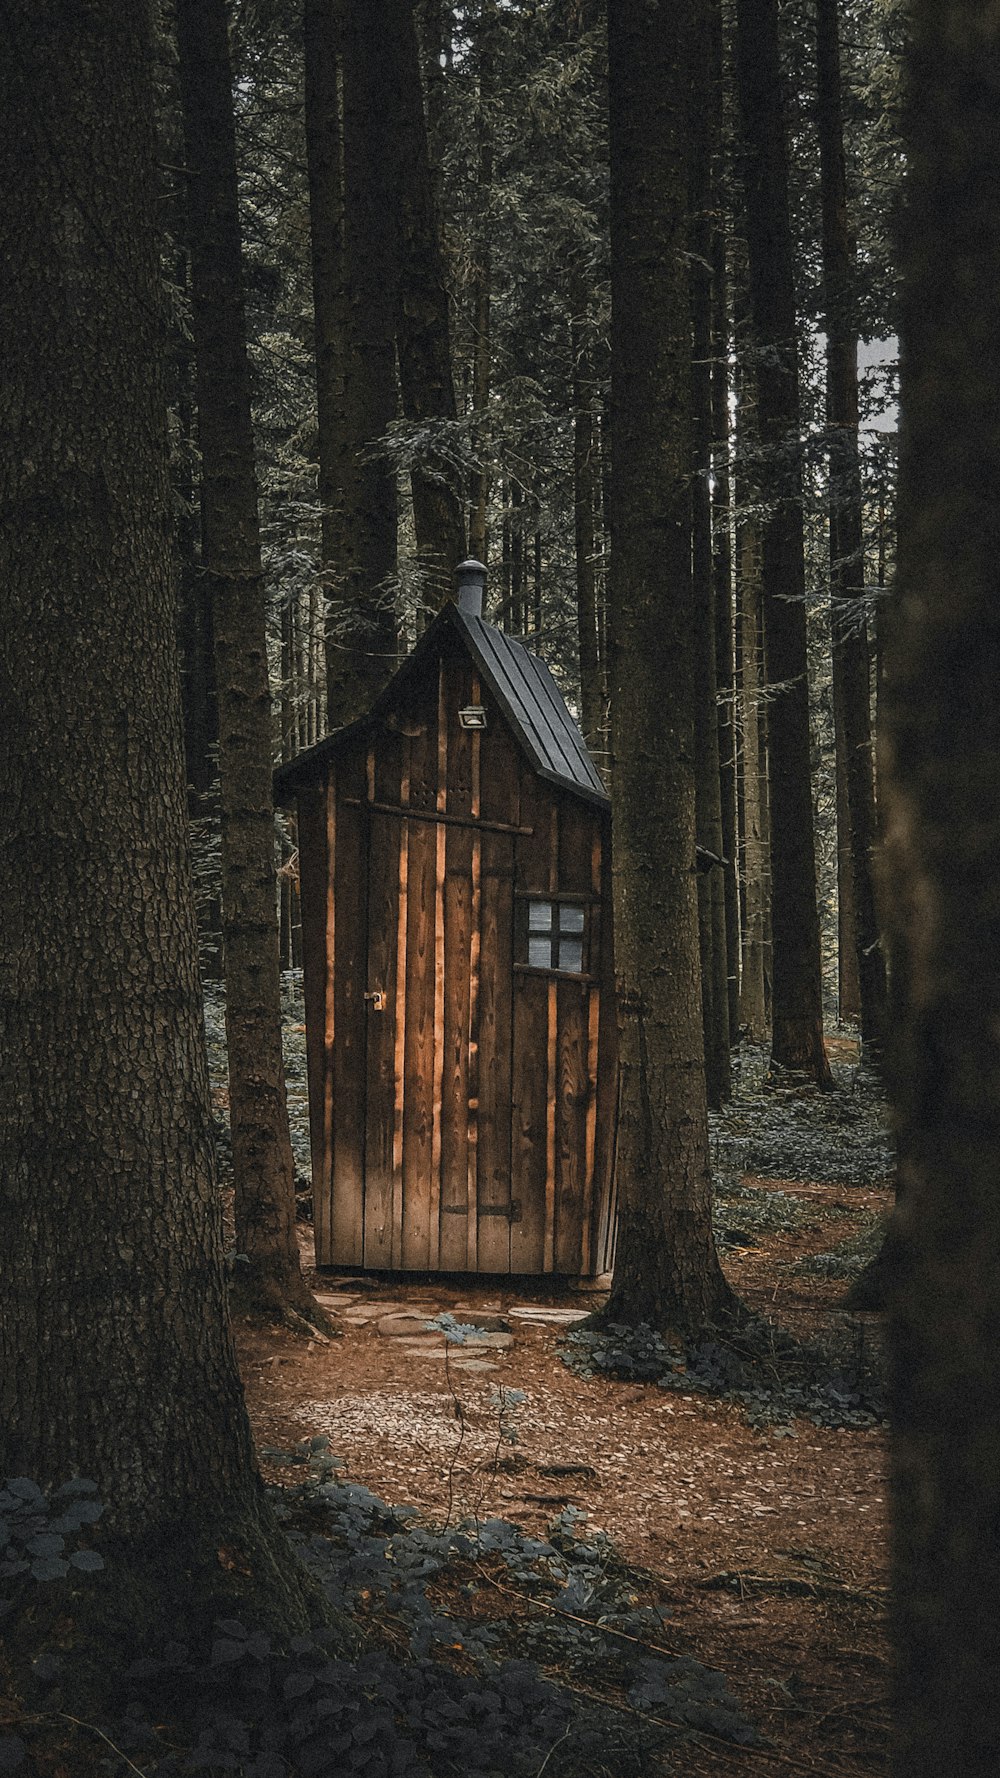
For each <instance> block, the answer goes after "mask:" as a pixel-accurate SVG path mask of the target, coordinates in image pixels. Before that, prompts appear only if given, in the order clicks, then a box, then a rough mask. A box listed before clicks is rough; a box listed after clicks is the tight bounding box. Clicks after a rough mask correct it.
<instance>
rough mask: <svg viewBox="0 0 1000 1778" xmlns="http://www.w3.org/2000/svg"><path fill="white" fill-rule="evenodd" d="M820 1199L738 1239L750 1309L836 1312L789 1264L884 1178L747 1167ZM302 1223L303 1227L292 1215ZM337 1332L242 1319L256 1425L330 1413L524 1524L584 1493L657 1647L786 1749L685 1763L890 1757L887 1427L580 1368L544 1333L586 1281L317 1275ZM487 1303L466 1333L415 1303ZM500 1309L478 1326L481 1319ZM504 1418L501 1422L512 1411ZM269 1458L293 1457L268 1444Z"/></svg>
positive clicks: (737, 1276)
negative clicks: (624, 1567) (806, 1213)
mask: <svg viewBox="0 0 1000 1778" xmlns="http://www.w3.org/2000/svg"><path fill="white" fill-rule="evenodd" d="M751 1183H753V1184H754V1185H756V1186H758V1187H761V1186H763V1187H765V1188H766V1189H767V1190H769V1191H773V1192H778V1193H780V1192H783V1191H784V1192H787V1193H789V1194H793V1195H794V1196H795V1197H796V1198H798V1199H802V1198H808V1199H810V1201H812V1202H814V1203H815V1217H810V1219H809V1222H808V1225H807V1226H805V1227H801V1226H800V1227H798V1228H796V1229H793V1230H779V1231H777V1232H773V1233H770V1234H768V1235H767V1237H766V1239H760V1240H759V1241H758V1244H757V1245H756V1246H754V1247H753V1248H752V1249H751V1248H747V1249H745V1250H739V1249H737V1250H735V1251H734V1250H730V1251H729V1252H728V1254H727V1255H726V1257H725V1264H726V1268H727V1271H728V1273H729V1276H730V1278H731V1280H732V1282H733V1284H734V1286H735V1287H736V1289H737V1291H738V1292H739V1294H740V1295H741V1297H742V1298H743V1300H744V1301H745V1302H746V1303H747V1304H748V1305H749V1306H750V1307H751V1308H753V1309H755V1310H757V1311H758V1312H760V1313H764V1314H767V1315H769V1316H771V1317H772V1318H773V1319H776V1320H779V1321H780V1322H781V1323H782V1324H783V1325H784V1326H786V1327H788V1328H789V1329H791V1330H792V1331H793V1332H795V1333H798V1334H800V1335H808V1334H810V1333H814V1332H816V1331H817V1330H819V1329H824V1328H825V1329H829V1328H833V1327H839V1328H841V1329H843V1327H844V1324H845V1322H849V1323H850V1324H852V1337H853V1338H855V1339H866V1340H867V1341H868V1342H869V1344H870V1345H871V1346H872V1347H875V1346H877V1344H878V1340H879V1330H878V1325H877V1321H876V1320H875V1319H874V1318H872V1317H861V1316H850V1317H847V1316H845V1312H844V1311H843V1310H842V1309H841V1308H840V1307H839V1303H840V1299H841V1298H842V1296H843V1292H844V1284H843V1282H842V1281H841V1280H826V1279H823V1278H818V1279H817V1278H815V1277H811V1276H809V1275H807V1274H803V1273H800V1272H796V1271H795V1270H794V1269H793V1268H794V1264H795V1262H797V1261H799V1260H801V1259H802V1258H804V1257H806V1256H807V1255H809V1254H813V1253H820V1252H825V1251H827V1250H829V1249H830V1248H831V1247H832V1246H833V1245H835V1244H836V1243H837V1242H840V1241H843V1239H844V1236H845V1235H846V1234H849V1233H850V1232H851V1229H852V1227H853V1226H854V1225H855V1224H856V1223H857V1222H858V1220H859V1218H860V1217H861V1215H862V1213H863V1212H865V1211H869V1212H870V1211H872V1210H877V1211H882V1210H884V1209H886V1208H887V1200H888V1193H887V1192H886V1191H884V1190H880V1189H878V1188H872V1189H858V1188H850V1189H848V1188H845V1187H843V1186H833V1185H808V1184H806V1185H804V1184H803V1183H802V1182H801V1181H794V1182H792V1181H781V1180H759V1179H758V1180H754V1181H752V1182H751ZM306 1232H307V1231H305V1230H304V1231H303V1234H304V1235H305V1234H306ZM313 1281H314V1284H315V1288H316V1290H317V1293H318V1295H319V1296H320V1299H321V1301H323V1302H324V1304H325V1306H326V1307H327V1309H328V1311H329V1312H330V1314H331V1316H332V1318H333V1320H334V1322H335V1324H336V1326H337V1328H338V1329H339V1330H340V1335H341V1337H339V1338H337V1339H335V1340H333V1341H331V1342H329V1343H325V1344H324V1343H321V1342H319V1341H314V1340H309V1341H306V1340H305V1339H300V1338H297V1337H296V1336H295V1335H294V1334H292V1333H291V1332H287V1333H286V1332H284V1331H280V1330H278V1331H262V1330H261V1329H260V1328H257V1327H251V1326H249V1325H246V1324H244V1325H243V1326H242V1327H241V1328H239V1329H238V1337H239V1343H240V1352H241V1361H242V1365H243V1371H244V1376H245V1380H246V1385H247V1393H248V1399H249V1405H250V1411H251V1416H252V1419H253V1422H254V1427H255V1431H256V1435H257V1440H258V1444H259V1446H260V1447H261V1448H262V1449H263V1450H265V1451H272V1452H273V1451H286V1450H289V1449H290V1448H291V1447H292V1446H294V1445H295V1444H297V1443H298V1442H299V1441H300V1440H301V1439H303V1438H305V1437H309V1436H314V1435H317V1434H326V1435H328V1436H329V1439H330V1442H331V1446H332V1449H333V1451H334V1452H335V1453H336V1454H337V1456H338V1457H339V1458H340V1459H342V1461H343V1464H344V1472H343V1473H344V1474H345V1475H346V1476H347V1477H349V1478H350V1479H351V1480H354V1481H359V1482H363V1483H364V1484H365V1485H366V1486H367V1487H369V1488H371V1489H372V1490H373V1491H374V1492H375V1493H377V1494H379V1495H381V1496H382V1498H384V1499H386V1500H388V1501H390V1502H392V1503H400V1504H401V1503H407V1504H411V1505H414V1506H417V1507H418V1508H419V1509H420V1510H421V1512H422V1513H423V1514H425V1515H426V1516H427V1518H428V1519H429V1520H432V1521H434V1522H436V1523H441V1522H444V1521H446V1520H450V1521H451V1522H454V1521H455V1520H456V1519H458V1518H460V1517H463V1516H465V1515H468V1514H472V1515H476V1516H478V1517H479V1518H481V1519H485V1518H489V1517H492V1516H498V1517H503V1518H507V1519H510V1520H512V1521H514V1522H515V1523H516V1524H518V1525H520V1526H522V1527H523V1528H524V1529H525V1530H527V1531H529V1532H531V1533H533V1534H536V1535H537V1534H540V1533H543V1532H544V1530H545V1528H546V1526H547V1525H548V1524H549V1523H550V1522H551V1520H552V1519H553V1518H555V1517H556V1515H557V1514H558V1513H560V1511H562V1510H563V1508H564V1507H566V1506H572V1507H575V1508H577V1509H578V1510H579V1511H580V1512H583V1513H586V1514H587V1515H588V1529H591V1530H593V1529H598V1528H600V1529H603V1530H604V1531H606V1532H607V1533H608V1534H609V1535H610V1536H611V1537H612V1538H613V1539H614V1541H615V1543H616V1544H617V1546H618V1547H619V1549H620V1551H621V1553H622V1554H623V1555H624V1556H625V1557H626V1558H627V1559H628V1560H629V1562H630V1563H632V1564H634V1565H635V1566H636V1567H638V1568H640V1569H644V1570H648V1571H650V1572H651V1574H652V1575H654V1576H655V1577H656V1584H657V1586H658V1587H659V1589H660V1591H661V1595H662V1596H666V1597H667V1598H668V1599H669V1601H670V1602H671V1605H672V1620H671V1623H670V1647H671V1648H672V1649H676V1650H677V1652H680V1653H685V1654H690V1655H694V1656H696V1657H697V1658H698V1659H699V1660H701V1661H703V1662H705V1663H707V1664H708V1665H710V1666H713V1667H717V1668H720V1669H721V1670H722V1671H723V1672H724V1673H725V1674H726V1675H727V1676H728V1678H729V1680H730V1683H731V1685H732V1687H733V1689H734V1691H735V1692H736V1694H737V1695H738V1696H739V1697H740V1698H741V1700H742V1701H743V1704H744V1706H745V1708H746V1710H747V1713H748V1714H749V1715H750V1716H751V1718H752V1719H753V1720H754V1721H755V1722H756V1724H757V1725H758V1726H759V1727H760V1728H761V1729H762V1730H763V1732H764V1734H765V1735H766V1736H767V1738H768V1740H769V1741H770V1742H771V1743H772V1745H773V1747H774V1748H775V1749H776V1750H778V1751H777V1752H764V1751H761V1750H759V1749H745V1748H735V1747H734V1748H733V1749H732V1750H731V1751H729V1750H727V1749H724V1748H722V1747H720V1748H718V1750H713V1751H712V1752H711V1753H709V1752H707V1751H706V1750H705V1749H704V1748H702V1749H691V1750H690V1757H689V1758H688V1757H687V1755H686V1756H685V1761H686V1763H685V1769H686V1770H687V1771H689V1772H691V1773H702V1772H704V1773H709V1772H715V1771H719V1772H728V1771H730V1770H737V1769H739V1768H740V1767H742V1768H743V1769H744V1770H747V1771H751V1772H757V1771H759V1772H760V1773H762V1774H763V1773H765V1772H767V1771H777V1770H778V1769H779V1768H780V1767H781V1766H784V1767H785V1769H786V1770H799V1771H809V1772H815V1773H821V1772H822V1773H830V1774H832V1773H834V1772H840V1773H842V1774H844V1775H845V1778H847V1775H848V1774H856V1775H861V1774H874V1773H881V1772H884V1771H885V1770H886V1769H887V1746H888V1742H887V1727H888V1722H887V1690H888V1650H887V1643H886V1631H885V1606H886V1590H885V1589H886V1487H885V1444H884V1438H883V1435H882V1432H881V1431H880V1430H878V1429H870V1430H853V1429H850V1430H831V1429H828V1428H820V1427H817V1426H815V1425H813V1424H812V1423H811V1422H809V1421H806V1420H798V1421H796V1423H795V1426H794V1431H793V1433H792V1435H791V1436H789V1434H788V1432H787V1431H783V1430H782V1429H768V1430H764V1431H756V1430H753V1429H752V1428H751V1427H749V1426H748V1425H747V1424H746V1421H745V1419H744V1417H743V1414H742V1412H741V1411H740V1410H739V1408H737V1407H736V1406H734V1405H731V1404H729V1403H726V1402H722V1401H717V1400H712V1399H710V1398H708V1397H705V1396H700V1395H683V1394H676V1393H673V1392H671V1393H669V1394H667V1393H665V1392H664V1391H663V1390H661V1389H660V1388H658V1387H656V1386H655V1385H652V1384H650V1385H636V1384H634V1383H621V1382H612V1381H610V1380H608V1379H607V1378H604V1377H597V1378H593V1379H584V1378H581V1377H579V1376H577V1375H575V1374H574V1373H573V1372H571V1371H570V1370H569V1369H568V1368H567V1367H566V1365H565V1364H564V1363H563V1362H562V1360H561V1358H560V1356H559V1342H560V1340H561V1339H562V1338H563V1337H564V1336H565V1333H566V1331H567V1328H568V1327H569V1326H570V1325H571V1324H572V1322H573V1320H575V1319H576V1318H578V1317H579V1316H581V1315H583V1314H585V1313H586V1312H587V1311H588V1310H589V1309H590V1308H592V1307H594V1306H595V1305H596V1304H597V1303H599V1302H600V1301H602V1300H603V1296H602V1293H601V1292H600V1291H599V1290H590V1291H568V1292H565V1293H559V1292H554V1291H549V1292H546V1291H544V1290H540V1289H538V1288H536V1287H533V1288H531V1289H525V1290H519V1289H518V1288H517V1287H516V1286H513V1285H512V1284H511V1281H510V1280H505V1281H504V1282H503V1284H502V1285H501V1284H498V1283H496V1282H489V1281H487V1282H484V1283H483V1284H482V1285H479V1284H478V1283H476V1282H475V1281H473V1280H469V1279H462V1280H455V1281H447V1280H442V1279H439V1278H435V1279H433V1280H428V1279H417V1280H409V1281H405V1280H400V1279H399V1278H394V1279H379V1280H372V1279H370V1278H359V1277H353V1276H352V1277H348V1276H337V1275H336V1274H333V1273H329V1272H325V1273H319V1274H316V1273H314V1274H313ZM443 1312H444V1313H450V1314H452V1315H453V1316H454V1317H455V1320H456V1321H457V1322H459V1323H462V1322H463V1321H466V1320H471V1319H473V1318H478V1319H479V1321H480V1322H485V1323H486V1337H485V1340H480V1341H477V1342H476V1343H475V1344H474V1345H456V1344H450V1343H448V1342H446V1341H445V1339H444V1336H443V1334H442V1333H440V1332H435V1331H429V1330H428V1329H427V1327H426V1323H427V1321H428V1320H430V1319H433V1318H434V1317H436V1316H438V1315H440V1314H442V1313H443ZM494 1320H495V1321H496V1326H495V1327H493V1328H492V1331H491V1330H490V1323H491V1322H492V1321H494ZM510 1432H514V1433H515V1434H516V1442H511V1441H510V1439H509V1437H508V1434H509V1433H510ZM265 1467H266V1468H267V1470H268V1471H269V1473H270V1474H271V1475H272V1476H273V1477H275V1478H276V1479H283V1480H290V1479H296V1480H297V1479H300V1477H301V1471H299V1472H298V1473H296V1472H295V1471H294V1470H292V1469H290V1468H288V1467H286V1466H285V1465H283V1464H282V1463H281V1462H280V1461H279V1460H278V1459H276V1458H266V1459H265Z"/></svg>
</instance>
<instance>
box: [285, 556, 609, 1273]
mask: <svg viewBox="0 0 1000 1778" xmlns="http://www.w3.org/2000/svg"><path fill="white" fill-rule="evenodd" d="M485 574H486V571H485V569H484V568H483V567H482V566H481V565H480V564H478V563H471V562H470V563H463V564H462V567H461V569H460V570H459V599H458V602H457V603H455V604H449V605H447V606H446V607H445V609H444V610H443V611H442V612H441V613H440V614H439V615H438V616H437V617H436V618H435V620H434V622H433V623H432V624H431V625H430V627H429V628H428V629H427V631H426V632H425V634H424V635H423V636H422V637H421V639H420V641H419V642H418V644H417V646H416V648H415V649H414V651H413V653H412V654H411V655H410V656H409V658H408V659H407V660H406V661H405V662H404V664H403V665H402V666H401V667H400V668H399V670H398V672H397V673H396V674H395V676H394V678H393V679H392V680H391V682H390V683H389V685H388V686H387V687H386V689H385V691H384V692H383V693H382V695H381V696H380V697H379V698H378V700H377V702H376V703H375V704H374V706H373V708H372V709H371V711H370V712H369V713H368V715H367V716H365V717H363V718H361V719H360V720H359V721H357V722H354V723H352V724H350V726H349V727H347V728H344V729H341V730H340V731H339V732H338V733H336V734H333V735H331V736H329V737H328V738H327V739H326V740H323V741H321V742H320V743H319V744H318V745H317V746H315V747H312V748H310V749H309V750H308V752H305V753H302V754H300V755H299V757H298V758H297V759H295V760H294V761H292V762H291V764H289V765H286V766H284V767H282V768H281V770H280V771H279V773H278V775H277V780H276V782H277V786H278V791H279V795H280V797H281V800H282V801H288V800H290V798H291V796H292V795H293V794H294V796H295V798H296V799H297V804H298V822H299V855H300V878H301V891H302V940H303V961H304V971H305V1001H306V1033H307V1048H308V1065H309V1105H310V1124H311V1136H312V1163H313V1203H314V1215H315V1227H316V1258H317V1263H318V1264H319V1265H330V1266H350V1267H363V1268H371V1269H379V1270H381V1269H391V1270H404V1271H442V1272H488V1273H527V1274H540V1273H560V1274H566V1275H594V1274H598V1273H600V1272H602V1271H605V1270H606V1269H608V1266H609V1264H610V1258H611V1242H612V1239H613V1207H612V1201H611V1199H612V1177H613V1149H614V1125H615V1103H616V1078H617V1067H616V1028H615V1007H614V971H613V959H612V938H611V880H610V806H609V802H608V797H607V794H606V792H605V790H604V787H603V785H602V783H601V780H600V777H599V776H598V774H597V772H596V770H595V768H594V765H593V763H592V761H591V759H590V756H589V754H588V753H587V749H586V747H585V746H584V743H583V739H582V737H581V735H580V732H579V729H578V728H577V726H576V724H575V722H574V721H573V718H572V716H571V714H570V712H569V710H568V709H567V707H566V704H565V702H564V700H563V698H562V696H561V694H560V692H559V690H558V687H557V685H556V682H555V680H554V679H553V677H552V674H551V673H550V671H549V669H548V668H547V667H546V666H545V665H544V663H543V662H542V661H541V660H539V659H538V658H537V656H535V655H533V654H531V653H530V652H529V651H528V649H527V648H525V647H524V646H523V644H522V643H520V642H518V641H515V640H514V639H513V638H512V637H510V636H507V635H505V634H504V633H503V632H502V631H500V630H497V629H495V628H494V627H493V626H492V625H491V624H488V623H486V622H484V621H483V618H482V616H481V611H482V596H483V588H484V583H485Z"/></svg>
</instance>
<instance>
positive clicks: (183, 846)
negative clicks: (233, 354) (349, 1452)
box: [0, 0, 308, 1644]
mask: <svg viewBox="0 0 1000 1778" xmlns="http://www.w3.org/2000/svg"><path fill="white" fill-rule="evenodd" d="M5 23H6V41H5V54H4V56H3V58H2V59H0V103H2V107H3V116H4V119H5V128H4V129H3V131H2V132H0V170H2V176H3V182H4V191H5V194H6V195H5V200H4V206H3V219H2V224H0V228H2V251H3V255H4V262H5V264H6V266H7V274H6V275H5V277H4V279H3V283H2V287H0V324H2V328H3V338H4V343H5V344H4V350H5V361H4V377H3V379H2V383H0V440H2V449H0V497H2V499H3V504H4V510H5V512H6V513H7V514H8V517H9V520H10V522H9V523H8V524H5V525H4V527H3V528H2V531H0V572H2V576H3V585H4V589H5V604H4V624H3V629H2V633H0V693H2V698H3V703H4V707H5V709H6V711H7V713H8V720H7V723H6V726H5V735H4V745H3V748H2V750H0V784H2V791H3V797H4V803H5V807H6V810H7V819H6V821H5V827H4V842H3V846H2V849H0V859H2V883H3V899H2V907H3V916H2V917H3V922H4V935H3V944H2V946H0V1028H2V1029H0V1036H2V1042H3V1052H4V1056H5V1058H6V1066H5V1071H4V1076H3V1084H2V1088H0V1093H2V1117H0V1148H2V1152H0V1224H2V1227H3V1230H4V1241H3V1269H4V1279H3V1289H2V1290H0V1473H3V1474H7V1475H10V1474H23V1475H29V1476H33V1477H34V1478H36V1480H37V1481H38V1482H40V1483H42V1484H58V1483H60V1482H62V1481H64V1480H65V1479H66V1478H67V1477H68V1476H69V1475H70V1474H72V1473H73V1472H74V1471H75V1472H76V1473H78V1474H81V1475H84V1476H88V1477H91V1478H93V1479H94V1480H95V1481H96V1482H97V1483H98V1484H99V1487H100V1490H101V1493H102V1495H103V1498H104V1500H105V1501H106V1503H107V1507H108V1513H107V1518H106V1521H105V1524H106V1528H107V1529H106V1532H105V1534H104V1536H103V1537H102V1543H103V1546H104V1549H105V1553H106V1555H107V1557H108V1559H109V1561H110V1562H113V1563H114V1564H115V1565H116V1573H117V1578H118V1581H119V1583H120V1584H119V1585H118V1586H117V1587H116V1586H115V1585H114V1584H112V1586H111V1587H110V1590H109V1591H106V1592H105V1591H104V1589H102V1594H103V1597H104V1599H105V1600H106V1601H107V1600H110V1601H112V1602H113V1610H112V1615H113V1614H114V1613H118V1614H119V1615H120V1616H121V1617H126V1618H130V1619H131V1621H130V1623H129V1624H128V1626H127V1630H131V1632H132V1633H133V1634H135V1635H137V1636H139V1637H144V1636H145V1635H146V1633H147V1631H148V1627H149V1625H150V1624H156V1625H157V1627H158V1630H159V1632H160V1633H161V1634H163V1635H168V1636H169V1635H170V1634H171V1633H172V1632H173V1633H176V1632H177V1630H179V1629H181V1628H183V1633H184V1634H185V1638H187V1636H188V1635H190V1634H191V1632H192V1631H193V1630H195V1629H197V1628H199V1627H200V1626H201V1625H202V1624H203V1623H204V1621H205V1620H206V1619H207V1621H208V1623H209V1624H210V1623H211V1621H212V1618H213V1617H214V1615H215V1613H216V1611H217V1610H218V1609H219V1608H220V1606H221V1605H222V1602H223V1597H224V1596H226V1595H228V1596H229V1597H230V1599H231V1598H232V1595H233V1594H234V1593H237V1594H241V1595H242V1596H243V1599H244V1601H245V1602H246V1604H247V1606H248V1609H250V1610H252V1611H255V1612H259V1613H261V1614H262V1615H263V1614H267V1615H270V1616H271V1617H273V1618H274V1619H275V1621H276V1622H278V1623H279V1624H281V1625H283V1626H284V1627H285V1628H288V1627H289V1626H290V1625H292V1626H294V1625H301V1624H303V1623H304V1621H305V1618H306V1615H307V1598H308V1588H307V1585H306V1582H305V1577H304V1575H303V1574H302V1572H301V1570H299V1569H298V1567H297V1565H296V1564H295V1563H294V1561H293V1560H292V1559H291V1557H290V1552H289V1550H288V1547H287V1545H286V1544H285V1542H284V1540H283V1538H282V1537H281V1535H280V1534H279V1532H278V1530H277V1527H276V1525H275V1523H274V1520H273V1517H272V1514H271V1510H270V1507H269V1505H268V1503H267V1500H266V1496H265V1494H264V1491H263V1488H262V1486H261V1483H260V1479H259V1477H258V1475H257V1472H256V1469H255V1465H254V1460H253V1454H252V1447H251V1438H250V1428H249V1424H248V1421H247V1416H246V1412H245V1407H244V1402H243V1392H242V1388H241V1385H240V1380H239V1376H238V1373H237V1369H236V1362H235V1357H234V1352H233V1347H232V1343H231V1339H230V1334H229V1328H228V1321H227V1315H226V1290H225V1280H224V1274H223V1257H222V1227H221V1215H220V1207H219V1198H218V1192H217V1187H216V1179H215V1168H214V1149H213V1139H212V1125H211V1108H210V1104H209V1093H208V1079H207V1069H206V1059H205V1045H204V1036H203V1030H202V1018H201V995H200V988H199V981H198V959H197V935H196V929H195V921H194V911H193V902H192V897H191V887H190V875H189V867H188V854H187V841H186V824H187V811H186V806H185V794H184V770H183V750H182V731H181V710H180V698H179V681H178V673H177V654H176V640H175V627H174V616H175V610H174V587H173V582H172V576H171V563H170V529H169V510H170V509H169V491H168V481H167V456H166V409H165V390H164V379H163V374H162V372H163V366H162V360H161V347H162V339H163V331H164V330H163V326H162V310H161V290H160V282H159V263H158V245H159V216H158V195H159V194H158V176H157V172H156V157H157V148H156V142H155V139H154V131H153V121H152V120H153V94H152V88H151V78H150V70H151V65H152V44H151V42H150V38H149V34H148V14H147V12H146V10H145V9H144V8H142V7H131V6H123V5H121V4H118V3H116V0H92V3H91V4H90V5H88V6H86V7H80V6H77V5H73V4H70V3H69V0H30V3H29V0H15V3H14V4H13V5H12V6H10V7H8V9H7V13H6V18H5ZM26 882H30V892H26ZM220 1549H225V1550H228V1551H229V1552H230V1565H229V1567H228V1568H227V1567H224V1566H223V1565H221V1564H220V1560H219V1552H220ZM119 1562H120V1564H121V1566H120V1568H118V1567H117V1564H118V1563H119ZM248 1577H249V1578H248ZM59 1609H60V1610H63V1609H64V1608H63V1606H60V1608H59ZM84 1609H85V1605H84V1603H83V1602H82V1601H81V1602H78V1603H77V1604H75V1605H74V1606H73V1607H72V1610H73V1611H76V1612H82V1611H83V1610H84ZM127 1630H126V1633H127ZM30 1633H31V1625H30V1624H27V1625H25V1634H26V1635H29V1634H30ZM63 1639H64V1641H65V1642H66V1643H67V1644H68V1643H69V1642H70V1641H71V1640H72V1638H71V1637H70V1636H69V1635H66V1634H65V1627H64V1632H63Z"/></svg>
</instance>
